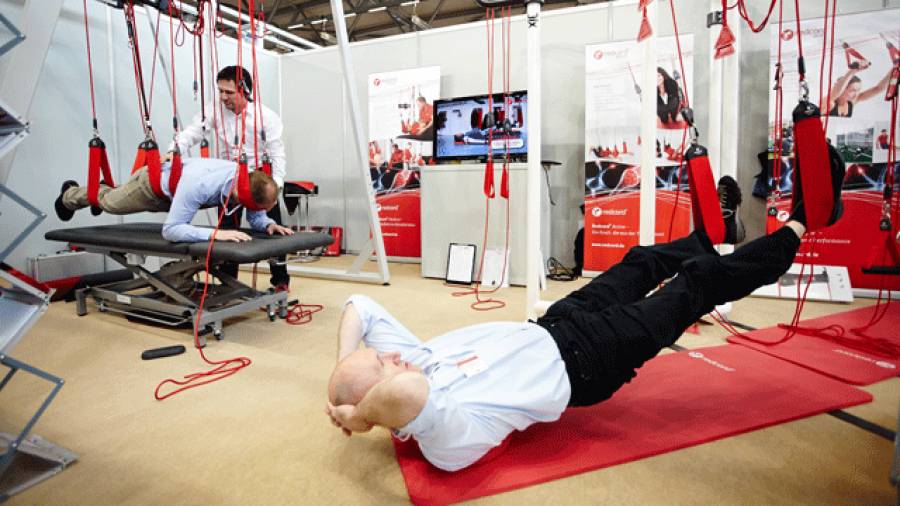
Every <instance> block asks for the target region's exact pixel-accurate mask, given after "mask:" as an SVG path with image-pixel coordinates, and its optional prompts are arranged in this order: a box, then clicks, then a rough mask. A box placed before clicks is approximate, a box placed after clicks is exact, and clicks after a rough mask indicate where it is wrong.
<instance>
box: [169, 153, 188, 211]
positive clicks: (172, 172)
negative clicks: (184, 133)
mask: <svg viewBox="0 0 900 506" xmlns="http://www.w3.org/2000/svg"><path fill="white" fill-rule="evenodd" d="M183 169H184V165H183V163H182V161H181V151H180V150H179V149H178V146H177V145H176V147H175V151H174V152H173V153H172V160H171V163H170V164H169V195H171V196H172V197H173V198H174V197H175V191H176V190H178V182H179V181H181V172H182V170H183Z"/></svg>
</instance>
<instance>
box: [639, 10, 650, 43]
mask: <svg viewBox="0 0 900 506" xmlns="http://www.w3.org/2000/svg"><path fill="white" fill-rule="evenodd" d="M652 1H653V0H640V2H638V10H639V11H641V26H640V28H639V29H638V35H637V41H638V42H642V41H643V40H644V39H646V38H647V37H649V36H651V35H653V27H652V26H650V20H649V19H647V6H648V5H650V2H652Z"/></svg>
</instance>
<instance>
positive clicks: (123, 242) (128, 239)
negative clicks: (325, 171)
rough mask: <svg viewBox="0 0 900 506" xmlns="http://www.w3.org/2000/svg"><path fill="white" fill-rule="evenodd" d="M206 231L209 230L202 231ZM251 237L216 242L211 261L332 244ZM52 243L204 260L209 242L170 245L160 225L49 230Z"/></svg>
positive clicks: (314, 238)
mask: <svg viewBox="0 0 900 506" xmlns="http://www.w3.org/2000/svg"><path fill="white" fill-rule="evenodd" d="M203 228H209V227H203ZM244 232H246V233H247V234H249V235H250V236H252V237H253V240H252V241H249V242H242V243H237V242H227V241H217V242H216V245H215V246H214V247H213V250H212V260H214V261H222V262H237V263H250V262H257V261H260V260H265V259H267V258H272V257H279V256H283V255H286V254H288V253H294V252H297V251H301V250H308V249H313V248H318V247H320V246H327V245H329V244H331V243H332V242H333V241H334V239H333V238H332V237H331V236H330V235H328V234H325V233H321V232H295V233H294V235H290V236H284V235H272V236H270V235H267V234H265V233H260V232H253V231H250V230H244ZM44 238H46V239H49V240H51V241H63V242H69V243H74V244H79V245H84V246H96V247H100V248H103V249H106V250H109V251H116V249H122V250H128V251H140V252H143V253H146V254H148V255H159V256H172V255H176V256H181V255H189V256H193V257H205V256H206V248H207V247H208V246H209V243H208V242H195V243H190V242H169V241H167V240H165V239H163V237H162V224H161V223H123V224H117V225H97V226H93V227H78V228H67V229H59V230H51V231H50V232H47V233H46V234H44Z"/></svg>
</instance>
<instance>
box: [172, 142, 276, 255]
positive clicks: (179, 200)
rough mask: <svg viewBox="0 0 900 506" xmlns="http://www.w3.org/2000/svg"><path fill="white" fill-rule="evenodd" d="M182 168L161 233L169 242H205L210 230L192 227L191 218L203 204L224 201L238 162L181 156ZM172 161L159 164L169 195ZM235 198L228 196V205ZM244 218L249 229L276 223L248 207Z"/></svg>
mask: <svg viewBox="0 0 900 506" xmlns="http://www.w3.org/2000/svg"><path fill="white" fill-rule="evenodd" d="M182 163H183V164H184V169H183V170H182V172H181V179H180V180H179V181H178V188H177V189H176V191H175V198H173V199H172V204H171V206H169V215H168V216H167V217H166V221H165V223H164V224H163V228H162V236H163V238H164V239H166V240H167V241H172V242H202V241H208V240H209V238H210V236H211V235H212V229H209V228H201V227H195V226H193V225H191V220H193V219H194V215H195V214H197V211H198V210H200V209H201V208H204V207H216V206H218V205H220V204H222V203H224V202H225V198H226V197H227V196H228V192H229V191H231V182H232V181H234V175H235V172H237V163H235V162H232V161H230V160H219V159H217V158H184V159H182ZM170 167H171V163H169V162H166V163H164V164H163V165H162V177H161V178H160V179H161V180H162V187H163V193H165V194H166V196H167V197H169V198H172V196H171V194H170V193H169V169H170ZM234 200H236V199H231V200H230V201H229V204H237V202H234ZM247 221H248V222H249V223H250V228H252V229H253V230H258V231H260V232H262V231H265V230H266V227H268V226H269V225H270V224H272V223H275V221H274V220H272V219H271V218H269V217H268V216H266V212H265V211H251V210H249V209H248V210H247Z"/></svg>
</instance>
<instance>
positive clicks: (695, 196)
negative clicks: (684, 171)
mask: <svg viewBox="0 0 900 506" xmlns="http://www.w3.org/2000/svg"><path fill="white" fill-rule="evenodd" d="M684 159H685V160H686V161H687V166H688V185H689V186H690V188H691V214H693V216H694V227H695V228H699V229H703V230H704V231H705V232H706V235H707V236H708V237H709V240H710V241H712V243H713V244H721V243H722V242H723V241H724V240H725V220H724V218H723V217H722V210H721V209H720V208H719V193H718V192H717V191H716V184H715V181H714V180H713V175H712V167H710V165H709V156H707V151H706V148H704V147H703V146H701V145H699V144H696V143H694V144H691V146H690V147H689V148H688V150H687V154H685V157H684Z"/></svg>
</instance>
